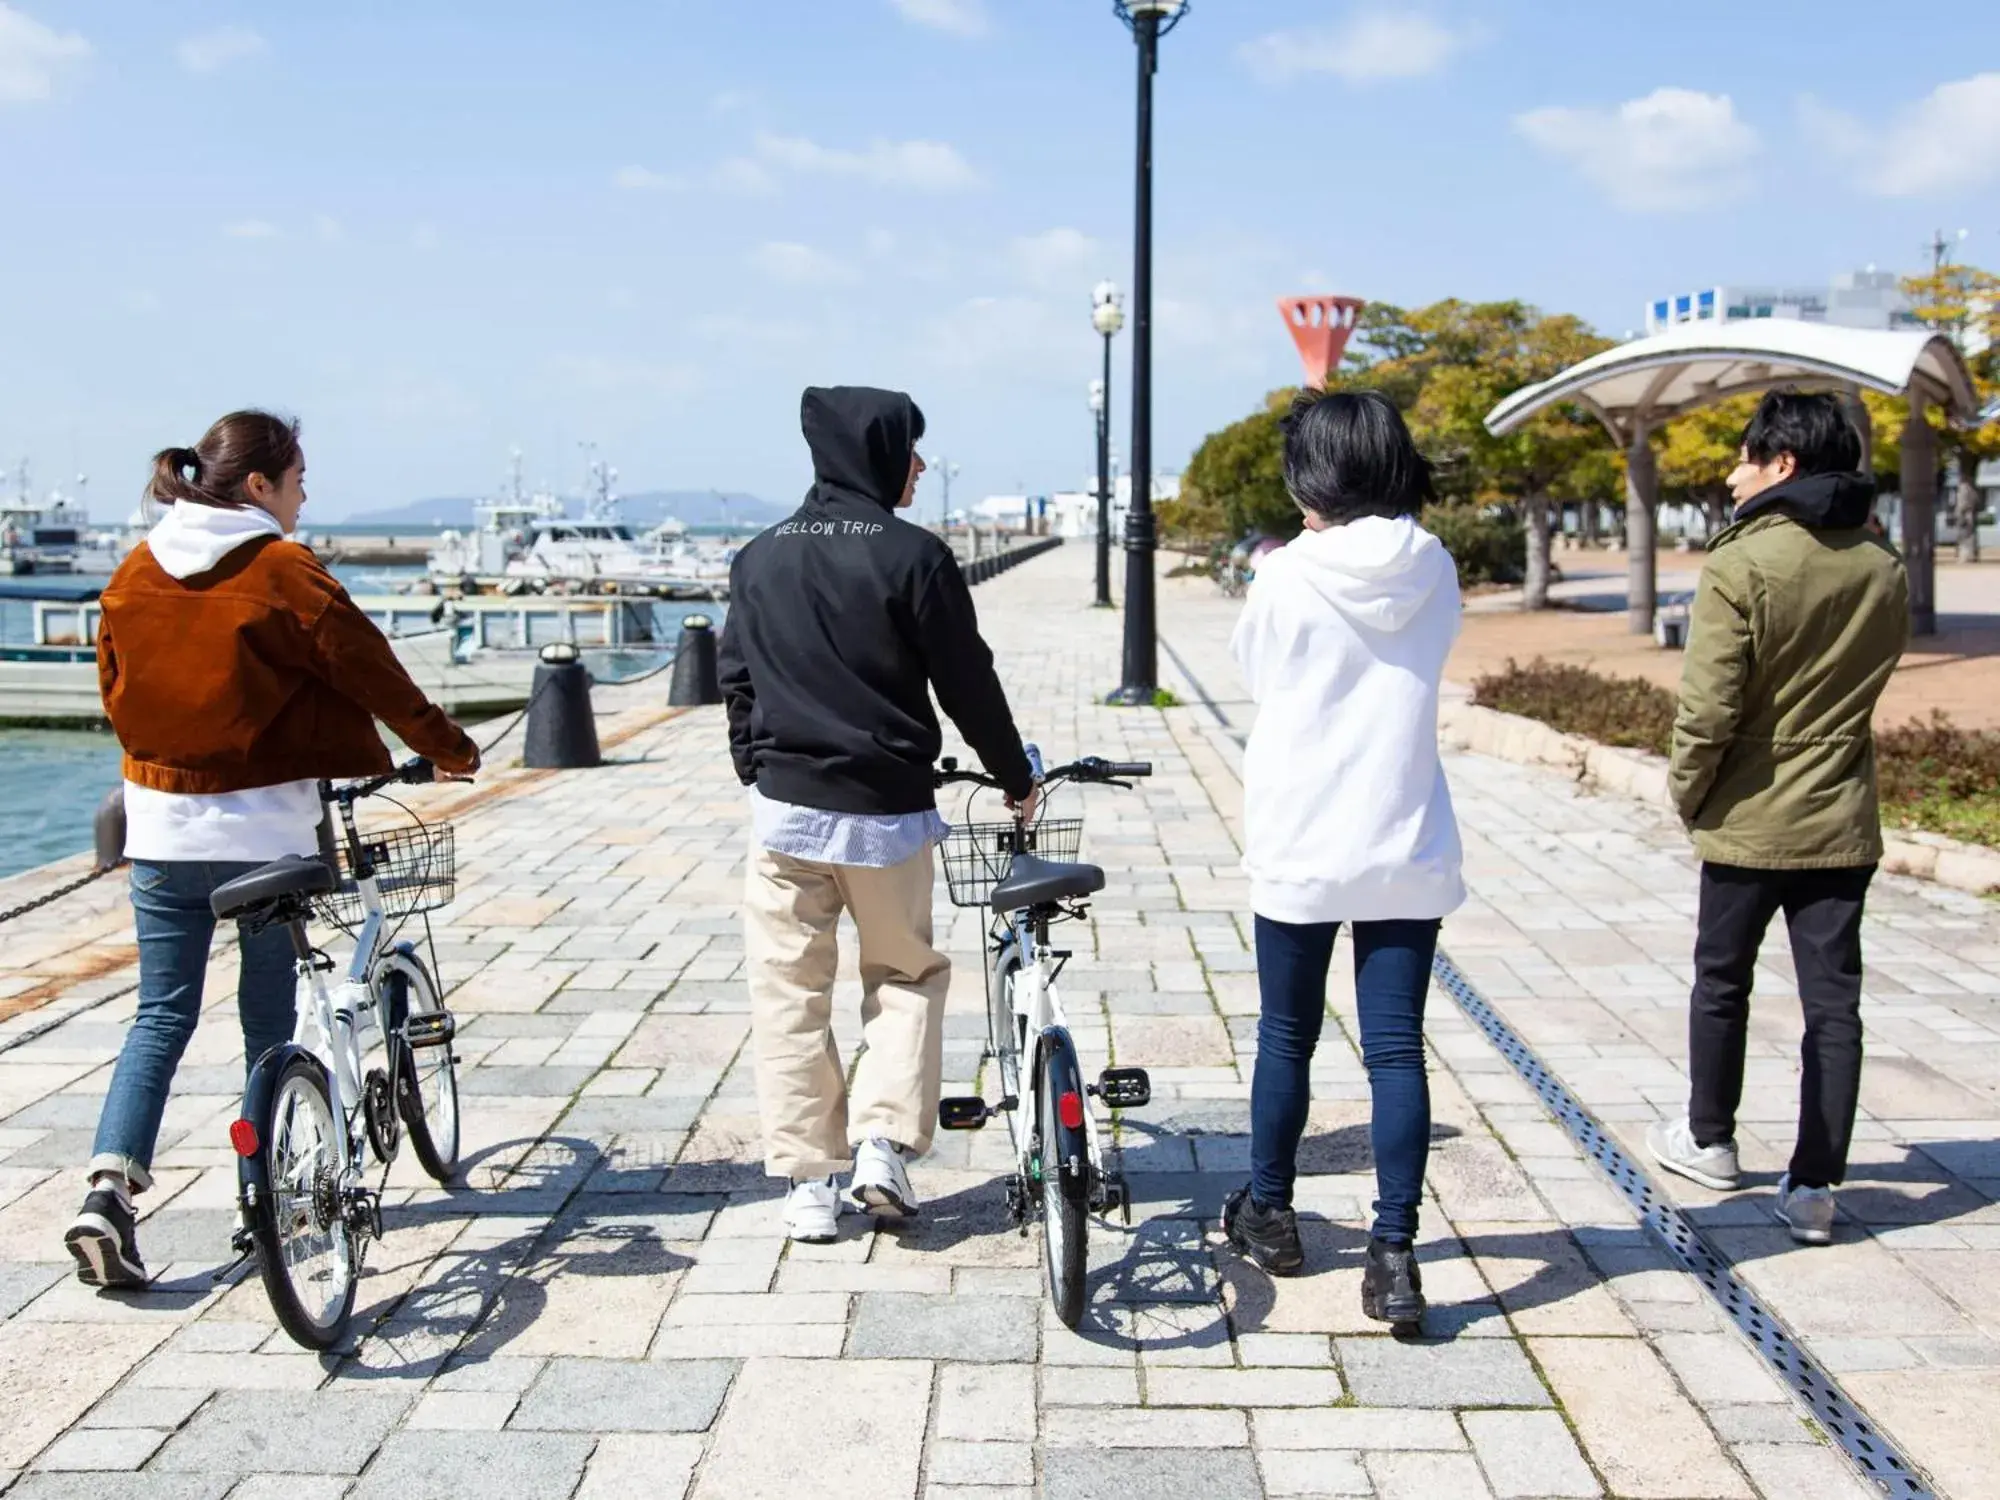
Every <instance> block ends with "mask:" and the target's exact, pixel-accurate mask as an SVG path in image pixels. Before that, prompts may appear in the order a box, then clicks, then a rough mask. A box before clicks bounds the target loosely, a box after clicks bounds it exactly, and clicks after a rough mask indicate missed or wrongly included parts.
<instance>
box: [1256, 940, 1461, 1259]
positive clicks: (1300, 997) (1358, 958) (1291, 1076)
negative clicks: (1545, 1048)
mask: <svg viewBox="0 0 2000 1500" xmlns="http://www.w3.org/2000/svg"><path fill="white" fill-rule="evenodd" d="M1439 926H1440V924H1439V923H1437V922H1434V921H1433V922H1356V923H1355V924H1354V988H1355V992H1356V997H1357V999H1358V1001H1359V1009H1360V1013H1361V1060H1362V1063H1363V1064H1364V1065H1365V1066H1366V1067H1367V1069H1368V1087H1369V1091H1370V1094H1371V1096H1372V1099H1373V1113H1372V1116H1371V1118H1370V1121H1369V1139H1370V1142H1371V1144H1372V1145H1373V1147H1374V1152H1375V1192H1376V1195H1377V1196H1376V1199H1375V1223H1374V1228H1373V1230H1372V1233H1373V1234H1374V1235H1375V1237H1376V1238H1378V1239H1388V1240H1414V1239H1415V1238H1416V1234H1417V1209H1418V1206H1419V1205H1420V1203H1421V1202H1422V1199H1423V1191H1424V1164H1425V1162H1426V1161H1427V1160H1428V1158H1429V1155H1430V1144H1431V1091H1430V1080H1429V1078H1428V1077H1426V1076H1425V1073H1424V999H1425V996H1426V995H1427V994H1428V993H1429V990H1430V975H1431V959H1432V957H1433V956H1434V955H1435V954H1436V952H1437V941H1438V928H1439ZM1339 932H1340V924H1339V923H1338V922H1323V923H1313V924H1310V925H1294V924H1292V923H1289V922H1274V921H1272V920H1271V919H1270V918H1268V917H1259V918H1257V982H1258V989H1259V992H1260V996H1261V1002H1262V1011H1261V1014H1260V1015H1259V1016H1258V1019H1257V1071H1256V1074H1255V1076H1254V1077H1253V1079H1252V1081H1251V1084H1250V1192H1251V1196H1252V1197H1254V1198H1255V1199H1256V1200H1257V1202H1259V1203H1260V1204H1263V1205H1264V1206H1266V1207H1283V1208H1289V1207H1290V1206H1291V1202H1292V1184H1293V1182H1294V1181H1295V1180H1296V1179H1297V1177H1298V1156H1299V1140H1300V1137H1302V1136H1303V1135H1304V1134H1305V1128H1306V1115H1307V1111H1308V1109H1309V1108H1310V1106H1311V1104H1312V1084H1311V1078H1310V1074H1311V1070H1312V1058H1313V1050H1314V1048H1316V1047H1317V1046H1318V1045H1319V1033H1320V1026H1321V1024H1322V1023H1323V1022H1324V1021H1325V1019H1326V976H1327V971H1328V969H1329V968H1330V967H1331V966H1332V963H1333V941H1334V938H1335V937H1336V936H1337V935H1338V934H1339Z"/></svg>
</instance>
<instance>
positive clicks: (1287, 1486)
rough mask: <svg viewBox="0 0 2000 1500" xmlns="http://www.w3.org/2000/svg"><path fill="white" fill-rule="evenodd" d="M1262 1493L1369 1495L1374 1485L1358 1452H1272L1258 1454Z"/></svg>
mask: <svg viewBox="0 0 2000 1500" xmlns="http://www.w3.org/2000/svg"><path fill="white" fill-rule="evenodd" d="M1257 1465H1258V1467H1259V1468H1260V1469H1262V1470H1263V1473H1264V1493H1265V1494H1267V1495H1272V1496H1279V1495H1284V1496H1291V1495H1372V1494H1374V1493H1375V1486H1374V1484H1373V1483H1372V1482H1370V1480H1369V1478H1368V1471H1367V1470H1366V1469H1365V1468H1363V1467H1362V1465H1361V1455H1360V1454H1358V1453H1339V1452H1331V1451H1329V1452H1317V1453H1316V1452H1312V1451H1309V1450H1279V1449H1273V1450H1270V1451H1268V1452H1265V1453H1261V1454H1259V1455H1258V1458H1257Z"/></svg>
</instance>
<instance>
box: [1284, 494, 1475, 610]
mask: <svg viewBox="0 0 2000 1500" xmlns="http://www.w3.org/2000/svg"><path fill="white" fill-rule="evenodd" d="M1282 555H1283V556H1284V557H1285V559H1286V566H1287V567H1288V568H1290V569H1291V570H1293V571H1294V572H1295V575H1296V576H1297V578H1298V579H1299V581H1300V582H1302V583H1303V584H1304V585H1305V586H1306V587H1307V588H1310V589H1311V590H1313V592H1315V593H1316V594H1318V595H1319V596H1320V597H1321V598H1322V599H1324V600H1326V601H1327V603H1329V604H1331V605H1332V606H1333V607H1334V608H1335V609H1337V610H1339V611H1340V613H1341V614H1343V615H1345V616H1346V617H1347V618H1348V619H1349V620H1352V621H1353V622H1354V623H1355V624H1357V625H1362V626H1366V627H1367V628H1369V629H1371V630H1401V629H1402V628H1403V627H1404V626H1405V625H1407V624H1409V622H1410V621H1411V620H1412V619H1413V618H1414V617H1415V616H1416V614H1417V612H1418V611H1419V610H1421V609H1422V608H1423V607H1424V605H1425V604H1427V603H1428V602H1429V601H1430V598H1431V596H1432V595H1433V594H1435V593H1436V592H1437V591H1438V590H1439V589H1440V588H1442V587H1443V586H1444V585H1445V584H1446V583H1447V582H1448V581H1450V580H1452V579H1454V578H1455V577H1456V565H1455V564H1454V563H1453V562H1452V560H1451V554H1450V553H1448V552H1446V551H1445V550H1444V544H1443V543H1442V542H1440V541H1439V540H1438V539H1437V538H1436V537H1434V536H1432V535H1431V534H1430V533H1429V532H1428V531H1425V530H1424V529H1423V527H1421V526H1419V525H1418V524H1417V523H1416V522H1415V521H1414V520H1412V519H1411V518H1410V517H1408V516H1398V517H1396V518H1395V519H1393V520H1392V519H1389V518H1387V517H1384V516H1363V517H1362V518H1361V519H1360V520H1357V521H1349V522H1348V523H1347V524H1346V525H1344V526H1331V527H1328V528H1327V529H1326V530H1325V531H1303V532H1300V533H1299V536H1298V538H1297V539H1296V540H1295V541H1293V542H1291V543H1290V544H1288V545H1287V546H1286V547H1285V548H1284V550H1283V554H1282Z"/></svg>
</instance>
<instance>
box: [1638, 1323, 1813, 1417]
mask: <svg viewBox="0 0 2000 1500" xmlns="http://www.w3.org/2000/svg"><path fill="white" fill-rule="evenodd" d="M1653 1347H1654V1348H1655V1349H1657V1350H1659V1351H1660V1355H1661V1357H1662V1358H1663V1359H1665V1360H1666V1362H1667V1364H1668V1366H1669V1367H1670V1368H1671V1369H1672V1370H1673V1372H1674V1374H1675V1375H1677V1376H1679V1377H1680V1382H1681V1385H1682V1386H1683V1387H1685V1388H1686V1390H1687V1393H1688V1395H1690V1396H1691V1397H1693V1398H1694V1400H1695V1402H1696V1403H1697V1404H1698V1405H1701V1406H1704V1407H1705V1406H1709V1405H1711V1404H1719V1403H1724V1402H1728V1403H1732V1404H1740V1403H1745V1402H1753V1401H1780V1402H1782V1401H1789V1400H1791V1394H1790V1393H1789V1392H1788V1391H1787V1390H1786V1389H1785V1388H1784V1386H1783V1385H1781V1384H1780V1383H1779V1381H1778V1377H1777V1376H1776V1375H1774V1374H1773V1373H1772V1372H1771V1367H1770V1366H1769V1365H1767V1364H1765V1363H1764V1361H1763V1360H1761V1359H1759V1358H1758V1357H1757V1355H1756V1354H1754V1353H1753V1352H1751V1350H1750V1348H1749V1346H1748V1345H1747V1344H1745V1343H1744V1342H1743V1340H1742V1338H1741V1337H1740V1336H1738V1335H1737V1334H1735V1333H1733V1332H1731V1333H1673V1334H1667V1335H1665V1336H1664V1337H1662V1338H1657V1339H1655V1340H1654V1341H1653Z"/></svg>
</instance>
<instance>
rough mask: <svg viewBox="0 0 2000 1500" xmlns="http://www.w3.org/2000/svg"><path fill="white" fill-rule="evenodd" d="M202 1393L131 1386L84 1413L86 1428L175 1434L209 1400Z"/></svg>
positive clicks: (83, 1420)
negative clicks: (155, 1429)
mask: <svg viewBox="0 0 2000 1500" xmlns="http://www.w3.org/2000/svg"><path fill="white" fill-rule="evenodd" d="M209 1394H210V1393H209V1392H207V1391H202V1390H192V1391H187V1390H149V1389H147V1388H145V1387H144V1386H135V1385H128V1386H123V1387H121V1388H120V1389H118V1390H115V1391H113V1392H112V1393H111V1394H110V1395H108V1396H106V1397H105V1398H104V1399H103V1400H102V1401H100V1402H98V1403H97V1405H95V1406H93V1407H92V1408H91V1409H90V1410H89V1411H87V1412H85V1413H84V1414H83V1419H82V1421H81V1422H80V1423H79V1424H78V1425H79V1426H82V1427H158V1428H163V1429H166V1430H169V1431H171V1430H172V1429H173V1428H176V1427H178V1426H180V1425H181V1424H182V1423H183V1422H185V1421H186V1420H187V1419H188V1418H189V1417H191V1416H193V1415H194V1414H195V1412H196V1410H197V1409H198V1408H199V1407H200V1406H201V1404H202V1402H204V1401H206V1400H207V1399H208V1398H209Z"/></svg>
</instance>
